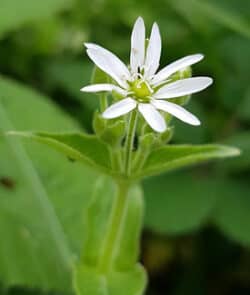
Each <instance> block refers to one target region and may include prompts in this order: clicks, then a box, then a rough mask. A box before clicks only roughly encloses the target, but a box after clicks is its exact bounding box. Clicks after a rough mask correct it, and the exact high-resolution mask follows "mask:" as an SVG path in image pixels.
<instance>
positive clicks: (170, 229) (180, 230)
mask: <svg viewBox="0 0 250 295" xmlns="http://www.w3.org/2000/svg"><path fill="white" fill-rule="evenodd" d="M221 182H222V181H221V180H220V179H216V178H212V177H210V178H207V177H204V176H203V177H202V176H198V175H195V174H194V175H189V174H187V173H186V174H184V173H175V174H174V175H169V174H167V175H162V176H158V177H154V178H152V179H148V180H146V181H145V183H144V191H145V199H146V209H147V210H146V216H145V226H146V227H147V228H149V229H150V230H153V231H154V232H157V233H161V234H168V235H177V234H186V233H187V232H191V231H194V230H197V229H199V228H200V227H201V226H203V225H204V224H205V223H206V222H207V220H208V219H209V217H210V216H211V214H212V212H213V210H214V208H215V206H216V203H217V200H218V198H219V197H220V194H219V193H218V189H219V188H220V187H221Z"/></svg>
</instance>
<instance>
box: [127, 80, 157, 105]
mask: <svg viewBox="0 0 250 295" xmlns="http://www.w3.org/2000/svg"><path fill="white" fill-rule="evenodd" d="M130 89H131V91H132V92H133V94H134V96H135V99H138V100H139V101H142V102H148V101H149V99H150V98H149V97H150V96H151V94H152V90H151V89H150V87H149V85H148V83H147V82H145V81H144V80H142V79H137V80H135V81H134V82H132V84H131V88H130Z"/></svg>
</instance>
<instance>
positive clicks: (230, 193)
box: [212, 181, 250, 247]
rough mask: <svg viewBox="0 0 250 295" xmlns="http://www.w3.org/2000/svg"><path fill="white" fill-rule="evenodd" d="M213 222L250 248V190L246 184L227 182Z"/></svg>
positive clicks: (231, 237) (225, 232) (221, 192)
mask: <svg viewBox="0 0 250 295" xmlns="http://www.w3.org/2000/svg"><path fill="white" fill-rule="evenodd" d="M219 193H220V195H221V198H219V200H218V204H217V207H216V209H215V210H214V214H213V219H212V221H213V222H214V223H215V225H216V226H218V227H219V228H220V230H221V231H222V232H223V233H224V234H226V235H227V236H228V237H229V238H230V239H233V240H235V241H237V242H239V243H241V244H242V245H244V246H248V247H250V235H249V233H250V218H249V216H250V198H249V196H250V189H249V185H248V184H246V183H244V182H238V183H237V182H235V181H231V182H229V181H228V182H227V183H225V184H224V187H223V190H221V191H220V192H219Z"/></svg>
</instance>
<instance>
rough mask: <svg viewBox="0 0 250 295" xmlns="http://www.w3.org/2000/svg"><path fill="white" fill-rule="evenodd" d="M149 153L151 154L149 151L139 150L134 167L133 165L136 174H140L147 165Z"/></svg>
mask: <svg viewBox="0 0 250 295" xmlns="http://www.w3.org/2000/svg"><path fill="white" fill-rule="evenodd" d="M149 153H150V150H149V149H146V150H141V149H139V150H138V152H137V156H136V158H135V160H134V165H133V171H134V172H135V173H136V172H139V171H140V170H141V169H142V167H143V165H144V164H145V162H146V160H147V158H148V156H149Z"/></svg>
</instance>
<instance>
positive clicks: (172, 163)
mask: <svg viewBox="0 0 250 295" xmlns="http://www.w3.org/2000/svg"><path fill="white" fill-rule="evenodd" d="M239 154H240V151H239V150H238V149H237V148H233V147H227V146H223V145H212V144H211V145H167V146H165V147H162V148H159V149H156V150H154V151H153V152H151V154H150V155H149V157H148V158H147V160H146V162H145V164H144V165H143V167H142V169H141V171H140V173H138V175H136V177H138V178H140V177H147V176H150V175H155V174H160V173H163V172H166V171H170V170H174V169H177V168H182V167H186V166H189V165H193V164H199V163H203V162H207V161H208V160H212V159H217V158H226V157H234V156H237V155H239Z"/></svg>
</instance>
